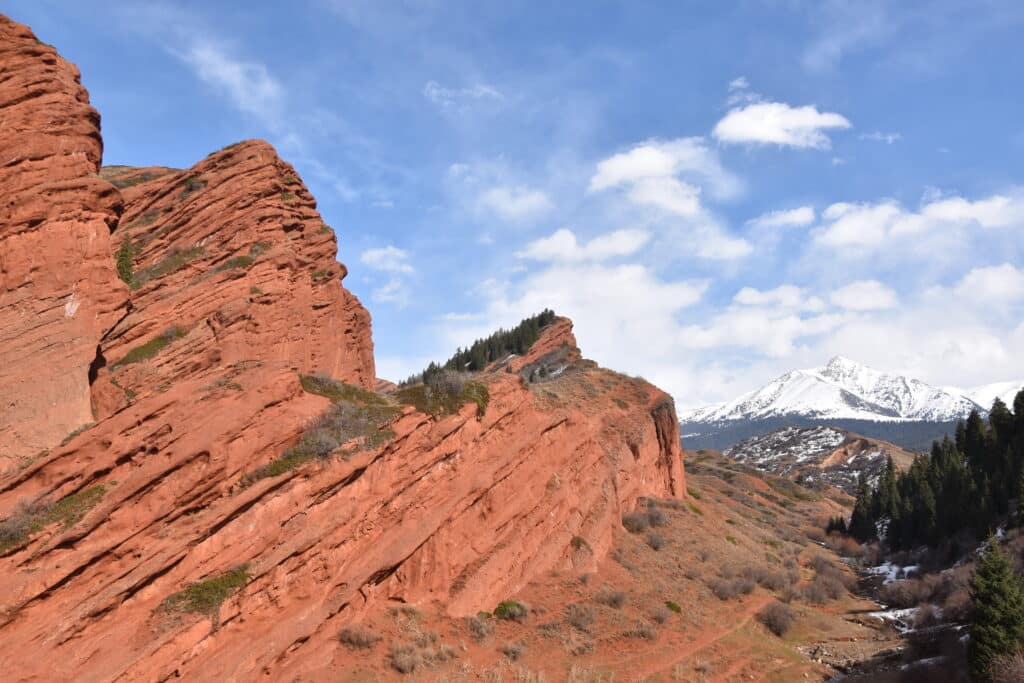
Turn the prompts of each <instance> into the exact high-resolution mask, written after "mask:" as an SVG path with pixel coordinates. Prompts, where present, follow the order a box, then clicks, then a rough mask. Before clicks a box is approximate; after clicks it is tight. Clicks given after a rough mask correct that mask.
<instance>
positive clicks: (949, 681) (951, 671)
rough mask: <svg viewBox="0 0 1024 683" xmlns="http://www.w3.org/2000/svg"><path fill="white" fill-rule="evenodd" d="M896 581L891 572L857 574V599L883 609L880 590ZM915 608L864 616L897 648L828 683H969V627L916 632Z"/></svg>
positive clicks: (945, 625) (939, 627) (929, 628)
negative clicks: (886, 630) (883, 630)
mask: <svg viewBox="0 0 1024 683" xmlns="http://www.w3.org/2000/svg"><path fill="white" fill-rule="evenodd" d="M894 578H896V577H895V576H894V575H893V574H892V573H891V572H887V571H879V568H875V567H872V568H868V569H866V570H862V571H861V572H860V580H859V581H858V583H857V588H856V590H855V593H856V594H857V595H860V596H861V597H865V598H868V599H870V600H873V601H875V602H878V603H879V604H881V601H880V595H881V588H882V586H883V585H885V583H886V581H891V580H893V579H894ZM916 613H917V608H914V607H912V608H907V609H885V608H884V607H883V609H881V610H877V611H873V612H868V613H866V614H865V615H864V616H865V617H867V618H870V619H878V620H880V621H882V622H885V625H883V627H882V628H891V629H892V631H893V633H894V635H895V637H896V638H897V639H898V642H899V646H897V647H892V648H888V649H886V650H885V651H883V652H880V653H878V654H876V655H875V656H874V657H872V658H871V659H867V660H863V661H860V662H856V663H854V664H853V665H852V666H850V667H848V668H847V669H846V671H845V672H843V673H839V674H837V675H835V676H833V677H832V678H831V679H829V681H828V683H840V682H842V683H933V682H934V683H961V682H962V683H969V682H970V677H969V676H968V674H967V627H966V626H964V625H963V624H948V623H938V624H935V625H931V626H925V627H921V628H915V626H914V617H915V615H916Z"/></svg>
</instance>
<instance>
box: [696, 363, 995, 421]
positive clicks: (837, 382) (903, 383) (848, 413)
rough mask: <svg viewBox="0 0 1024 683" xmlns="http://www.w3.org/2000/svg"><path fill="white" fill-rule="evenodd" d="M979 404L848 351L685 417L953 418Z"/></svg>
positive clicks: (744, 418) (892, 419) (712, 418)
mask: <svg viewBox="0 0 1024 683" xmlns="http://www.w3.org/2000/svg"><path fill="white" fill-rule="evenodd" d="M976 408H978V405H977V404H976V403H975V402H974V401H972V400H971V399H969V398H967V397H965V396H964V395H963V393H961V392H957V391H948V390H945V389H940V388H938V387H933V386H931V385H929V384H925V383H924V382H921V381H919V380H916V379H913V378H909V377H904V376H902V375H889V374H886V373H884V372H880V371H878V370H875V369H874V368H871V367H869V366H867V365H864V364H862V363H858V362H857V361H854V360H851V359H849V358H846V357H844V356H835V357H834V358H832V359H831V360H829V361H828V363H826V364H825V365H824V366H822V367H818V368H810V369H806V370H793V371H790V372H787V373H786V374H785V375H782V376H781V377H779V378H777V379H775V380H773V381H771V382H769V383H768V384H766V385H764V386H763V387H761V388H760V389H756V390H754V391H751V392H749V393H747V394H744V395H743V396H740V397H739V398H737V399H736V400H734V401H729V402H727V403H722V404H719V405H715V406H707V407H704V408H698V409H696V410H692V411H689V412H688V413H684V414H683V415H682V416H681V421H682V422H720V421H725V420H750V419H764V418H772V417H785V416H799V417H807V418H816V419H855V420H875V421H889V422H893V421H902V420H914V421H929V422H950V421H954V420H957V419H959V418H961V417H964V416H966V415H967V414H968V413H969V412H970V411H971V410H973V409H976Z"/></svg>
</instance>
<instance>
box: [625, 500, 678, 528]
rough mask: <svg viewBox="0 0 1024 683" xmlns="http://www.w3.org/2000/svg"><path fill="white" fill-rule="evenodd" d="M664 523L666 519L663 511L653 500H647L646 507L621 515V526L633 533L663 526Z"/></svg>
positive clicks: (666, 522)
mask: <svg viewBox="0 0 1024 683" xmlns="http://www.w3.org/2000/svg"><path fill="white" fill-rule="evenodd" d="M666 524H668V519H667V518H666V517H665V513H664V512H662V511H661V510H660V509H658V507H657V506H656V505H655V503H654V501H653V500H648V501H647V508H646V509H644V510H637V511H635V512H630V513H628V514H626V515H623V517H622V526H624V527H625V528H626V531H629V532H630V533H633V534H638V533H640V532H642V531H647V529H648V528H650V527H659V526H665V525H666Z"/></svg>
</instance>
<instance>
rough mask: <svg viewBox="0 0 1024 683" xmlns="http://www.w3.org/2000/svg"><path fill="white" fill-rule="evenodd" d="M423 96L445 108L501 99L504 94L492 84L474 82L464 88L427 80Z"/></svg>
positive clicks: (503, 97)
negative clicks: (447, 86) (446, 85)
mask: <svg viewBox="0 0 1024 683" xmlns="http://www.w3.org/2000/svg"><path fill="white" fill-rule="evenodd" d="M423 96H424V97H426V98H427V99H428V100H430V101H431V102H433V103H434V104H436V105H438V106H439V107H442V108H445V109H453V108H457V107H462V106H464V105H466V104H467V103H469V102H474V101H477V102H479V101H484V100H490V101H492V102H495V101H501V100H503V99H505V96H504V95H503V94H502V93H501V92H500V91H499V90H498V89H497V88H495V87H494V86H491V85H487V84H486V83H476V84H474V85H471V86H468V87H465V88H446V87H444V86H442V85H441V84H440V83H438V82H437V81H427V83H426V85H424V86H423Z"/></svg>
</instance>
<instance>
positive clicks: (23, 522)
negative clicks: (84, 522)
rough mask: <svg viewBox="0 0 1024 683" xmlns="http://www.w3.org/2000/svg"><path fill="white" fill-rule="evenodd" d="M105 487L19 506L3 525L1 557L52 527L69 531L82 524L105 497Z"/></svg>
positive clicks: (1, 524) (0, 532)
mask: <svg viewBox="0 0 1024 683" xmlns="http://www.w3.org/2000/svg"><path fill="white" fill-rule="evenodd" d="M106 491H107V488H106V485H104V484H97V485H95V486H91V487H89V488H87V489H83V490H81V491H78V492H77V493H72V494H71V495H69V496H65V497H64V498H61V499H60V500H58V501H57V502H55V503H30V504H22V505H19V506H18V508H17V509H16V510H15V511H14V512H13V513H11V515H10V516H8V517H7V519H5V520H3V521H2V522H0V553H5V552H7V551H8V550H11V549H14V548H17V547H19V546H21V545H23V544H24V543H25V542H26V541H27V540H28V539H29V537H30V536H32V534H35V533H37V532H39V531H41V530H42V529H44V528H45V527H47V526H48V525H50V524H53V523H55V522H61V523H62V524H63V525H64V528H68V527H71V526H73V525H74V524H76V523H77V522H78V521H80V520H81V519H82V518H83V517H85V514H86V513H87V512H89V510H91V509H92V508H93V507H94V506H95V505H96V504H97V503H99V502H100V499H102V498H103V494H104V493H106Z"/></svg>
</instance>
